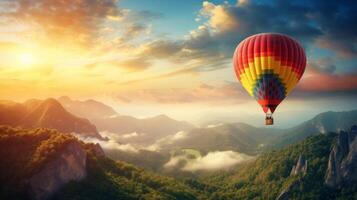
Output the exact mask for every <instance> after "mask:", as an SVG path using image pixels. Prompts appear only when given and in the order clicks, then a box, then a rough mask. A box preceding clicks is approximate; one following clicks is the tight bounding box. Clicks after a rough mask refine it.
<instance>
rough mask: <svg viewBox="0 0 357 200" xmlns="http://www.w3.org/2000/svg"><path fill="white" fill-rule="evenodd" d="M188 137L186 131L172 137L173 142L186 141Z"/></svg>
mask: <svg viewBox="0 0 357 200" xmlns="http://www.w3.org/2000/svg"><path fill="white" fill-rule="evenodd" d="M186 137H187V132H186V131H179V132H177V133H176V134H175V135H174V136H173V137H172V140H180V139H184V138H186Z"/></svg>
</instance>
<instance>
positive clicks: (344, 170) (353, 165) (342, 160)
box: [325, 126, 357, 189]
mask: <svg viewBox="0 0 357 200" xmlns="http://www.w3.org/2000/svg"><path fill="white" fill-rule="evenodd" d="M356 136H357V126H352V128H351V130H350V131H349V132H345V131H340V132H339V134H338V136H337V140H336V143H335V144H334V146H333V148H332V150H331V153H330V157H329V161H328V167H327V171H326V177H325V184H326V185H327V186H329V187H332V188H336V189H338V188H341V187H342V186H343V185H344V184H349V183H350V182H352V181H356V180H357V137H356Z"/></svg>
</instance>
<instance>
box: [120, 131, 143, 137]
mask: <svg viewBox="0 0 357 200" xmlns="http://www.w3.org/2000/svg"><path fill="white" fill-rule="evenodd" d="M138 136H139V134H138V133H137V132H133V133H128V134H124V135H123V136H122V137H123V138H133V137H138Z"/></svg>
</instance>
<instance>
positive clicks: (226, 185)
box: [0, 126, 357, 200]
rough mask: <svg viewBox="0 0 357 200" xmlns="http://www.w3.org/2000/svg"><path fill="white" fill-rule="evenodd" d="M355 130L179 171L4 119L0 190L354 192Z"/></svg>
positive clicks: (8, 193) (244, 194) (258, 194)
mask: <svg viewBox="0 0 357 200" xmlns="http://www.w3.org/2000/svg"><path fill="white" fill-rule="evenodd" d="M356 135H357V127H352V128H351V130H350V131H348V133H345V132H339V133H326V134H313V136H309V137H308V138H306V139H304V140H302V141H300V142H298V143H296V144H293V145H289V146H287V147H285V148H283V149H280V150H277V151H272V152H268V153H264V154H262V155H260V156H258V157H257V158H256V159H254V160H251V161H249V162H246V163H245V164H242V165H240V166H238V167H235V168H233V169H231V170H230V171H226V172H223V171H221V172H217V173H214V174H210V175H209V176H206V177H204V178H200V179H196V178H185V179H182V178H181V179H174V178H171V177H167V176H163V175H158V174H155V173H152V172H149V171H146V170H143V169H141V168H138V167H136V166H133V165H130V164H128V163H126V162H122V161H113V160H111V159H109V158H106V157H105V155H104V153H103V151H102V149H101V148H100V146H99V145H98V144H85V143H83V142H81V141H79V140H78V139H76V138H75V137H73V136H71V135H69V134H63V133H61V132H58V131H56V130H53V129H45V128H42V129H22V128H12V127H9V126H0V161H1V163H2V165H0V168H1V170H0V183H1V184H0V198H1V199H5V200H7V199H36V200H41V199H58V200H62V199H79V200H81V199H83V200H84V199H86V200H90V199H108V200H109V199H133V200H134V199H148V200H149V199H188V200H190V199H192V200H195V199H202V200H203V199H211V200H213V199H214V200H216V199H217V200H228V199H268V200H273V199H277V200H284V199H326V200H332V199H343V200H347V199H354V198H355V197H356V195H357V193H356V191H357V190H356V189H357V182H356V180H357V179H356V177H357V176H356V174H357V171H356V168H354V167H353V166H355V165H356V162H357V161H356V160H355V159H354V158H355V157H356V155H357V154H356V148H355V144H357V143H356V141H357V140H356ZM347 138H350V139H351V140H346V139H347ZM346 141H347V143H346ZM346 145H347V146H346ZM345 147H348V148H347V149H346V148H345ZM337 158H338V159H337ZM332 162H333V163H334V164H335V166H338V167H337V168H331V166H332V164H331V163H332ZM340 166H341V168H340ZM342 166H346V167H342ZM351 166H352V167H351ZM331 170H333V171H331ZM345 172H346V173H347V174H349V175H348V176H341V177H340V176H337V175H338V174H340V173H345ZM336 178H338V179H336ZM331 180H338V182H335V181H334V182H333V183H334V184H330V181H331ZM335 183H337V184H335Z"/></svg>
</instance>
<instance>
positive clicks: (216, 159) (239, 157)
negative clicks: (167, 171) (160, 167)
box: [164, 151, 254, 171]
mask: <svg viewBox="0 0 357 200" xmlns="http://www.w3.org/2000/svg"><path fill="white" fill-rule="evenodd" d="M253 158H254V157H252V156H248V155H246V154H243V153H238V152H234V151H214V152H209V153H208V154H207V155H205V156H199V157H196V158H191V159H188V158H187V156H185V155H179V156H173V157H171V159H170V160H169V161H168V162H167V163H166V164H165V165H164V166H165V167H174V166H177V165H178V164H179V163H180V161H186V164H185V165H184V166H183V167H182V168H181V170H183V171H198V170H210V171H213V170H221V169H229V168H230V167H233V166H234V165H236V164H239V163H241V162H244V161H247V160H249V159H253Z"/></svg>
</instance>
